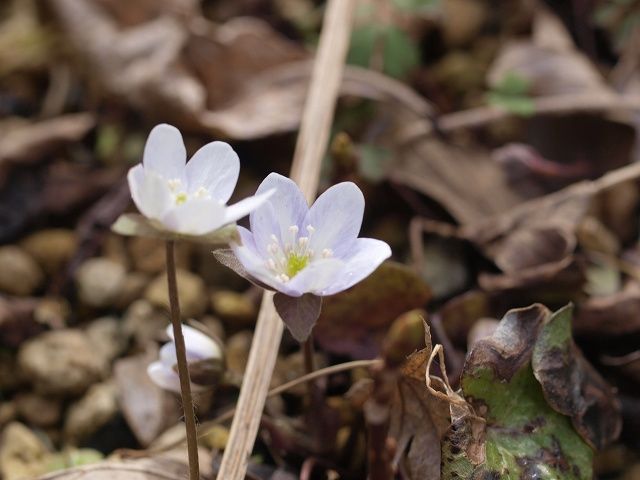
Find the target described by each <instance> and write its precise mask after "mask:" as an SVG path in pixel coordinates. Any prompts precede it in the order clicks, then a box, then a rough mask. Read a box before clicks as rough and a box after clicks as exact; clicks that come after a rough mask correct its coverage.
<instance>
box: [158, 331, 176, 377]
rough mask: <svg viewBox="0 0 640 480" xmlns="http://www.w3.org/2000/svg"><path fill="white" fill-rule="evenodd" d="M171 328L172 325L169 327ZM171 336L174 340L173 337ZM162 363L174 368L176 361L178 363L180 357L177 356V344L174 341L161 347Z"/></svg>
mask: <svg viewBox="0 0 640 480" xmlns="http://www.w3.org/2000/svg"><path fill="white" fill-rule="evenodd" d="M170 328H171V325H169V328H168V329H170ZM168 329H167V330H168ZM171 338H172V340H173V337H171ZM160 363H162V365H164V366H165V367H167V368H173V366H174V365H175V364H176V363H178V357H177V356H176V346H175V344H174V343H173V341H171V342H169V343H165V344H164V345H163V346H162V347H161V348H160Z"/></svg>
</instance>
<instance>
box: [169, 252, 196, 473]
mask: <svg viewBox="0 0 640 480" xmlns="http://www.w3.org/2000/svg"><path fill="white" fill-rule="evenodd" d="M167 285H168V287H169V306H170V307H171V324H172V325H173V336H174V338H175V345H176V357H177V359H178V376H179V377H180V392H181V396H182V408H183V411H184V424H185V428H186V431H187V452H188V456H189V479H190V480H199V478H200V465H199V464H198V434H197V431H196V415H195V411H194V409H193V398H192V396H191V379H190V378H189V368H188V366H187V351H186V348H185V345H184V336H183V335H182V323H181V320H180V302H179V299H178V284H177V281H176V262H175V242H174V241H173V240H167Z"/></svg>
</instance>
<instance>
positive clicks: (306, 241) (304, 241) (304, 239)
mask: <svg viewBox="0 0 640 480" xmlns="http://www.w3.org/2000/svg"><path fill="white" fill-rule="evenodd" d="M308 244H309V237H300V238H299V239H298V246H299V247H300V248H304V247H306V246H307V245H308Z"/></svg>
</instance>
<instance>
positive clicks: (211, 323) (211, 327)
mask: <svg viewBox="0 0 640 480" xmlns="http://www.w3.org/2000/svg"><path fill="white" fill-rule="evenodd" d="M200 323H202V324H203V325H204V326H205V327H206V329H207V331H208V332H210V333H211V334H212V335H213V336H215V337H217V338H218V339H219V340H224V339H225V338H226V337H227V335H226V333H225V330H224V325H223V324H222V322H221V321H220V320H219V319H218V318H216V317H214V316H213V315H205V316H204V317H202V318H201V319H200Z"/></svg>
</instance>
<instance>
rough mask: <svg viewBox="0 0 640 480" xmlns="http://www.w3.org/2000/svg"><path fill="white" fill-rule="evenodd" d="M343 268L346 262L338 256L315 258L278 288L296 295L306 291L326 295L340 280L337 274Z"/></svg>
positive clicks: (288, 293)
mask: <svg viewBox="0 0 640 480" xmlns="http://www.w3.org/2000/svg"><path fill="white" fill-rule="evenodd" d="M343 268H344V262H343V261H342V260H340V259H337V258H323V259H320V260H314V261H313V262H311V263H309V265H308V266H306V267H305V268H303V269H302V270H301V271H300V272H299V273H298V274H297V275H296V276H295V277H293V278H292V279H291V280H289V281H288V282H286V283H284V284H283V285H282V286H281V287H280V288H278V290H280V291H281V292H283V293H286V294H287V295H291V296H294V297H299V296H300V295H303V294H305V293H313V294H314V295H319V296H324V295H326V294H325V293H324V292H325V290H327V289H328V288H331V286H332V285H333V284H334V283H335V282H336V281H337V280H338V279H337V278H336V276H337V275H338V274H339V273H340V272H341V271H342V270H343Z"/></svg>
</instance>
